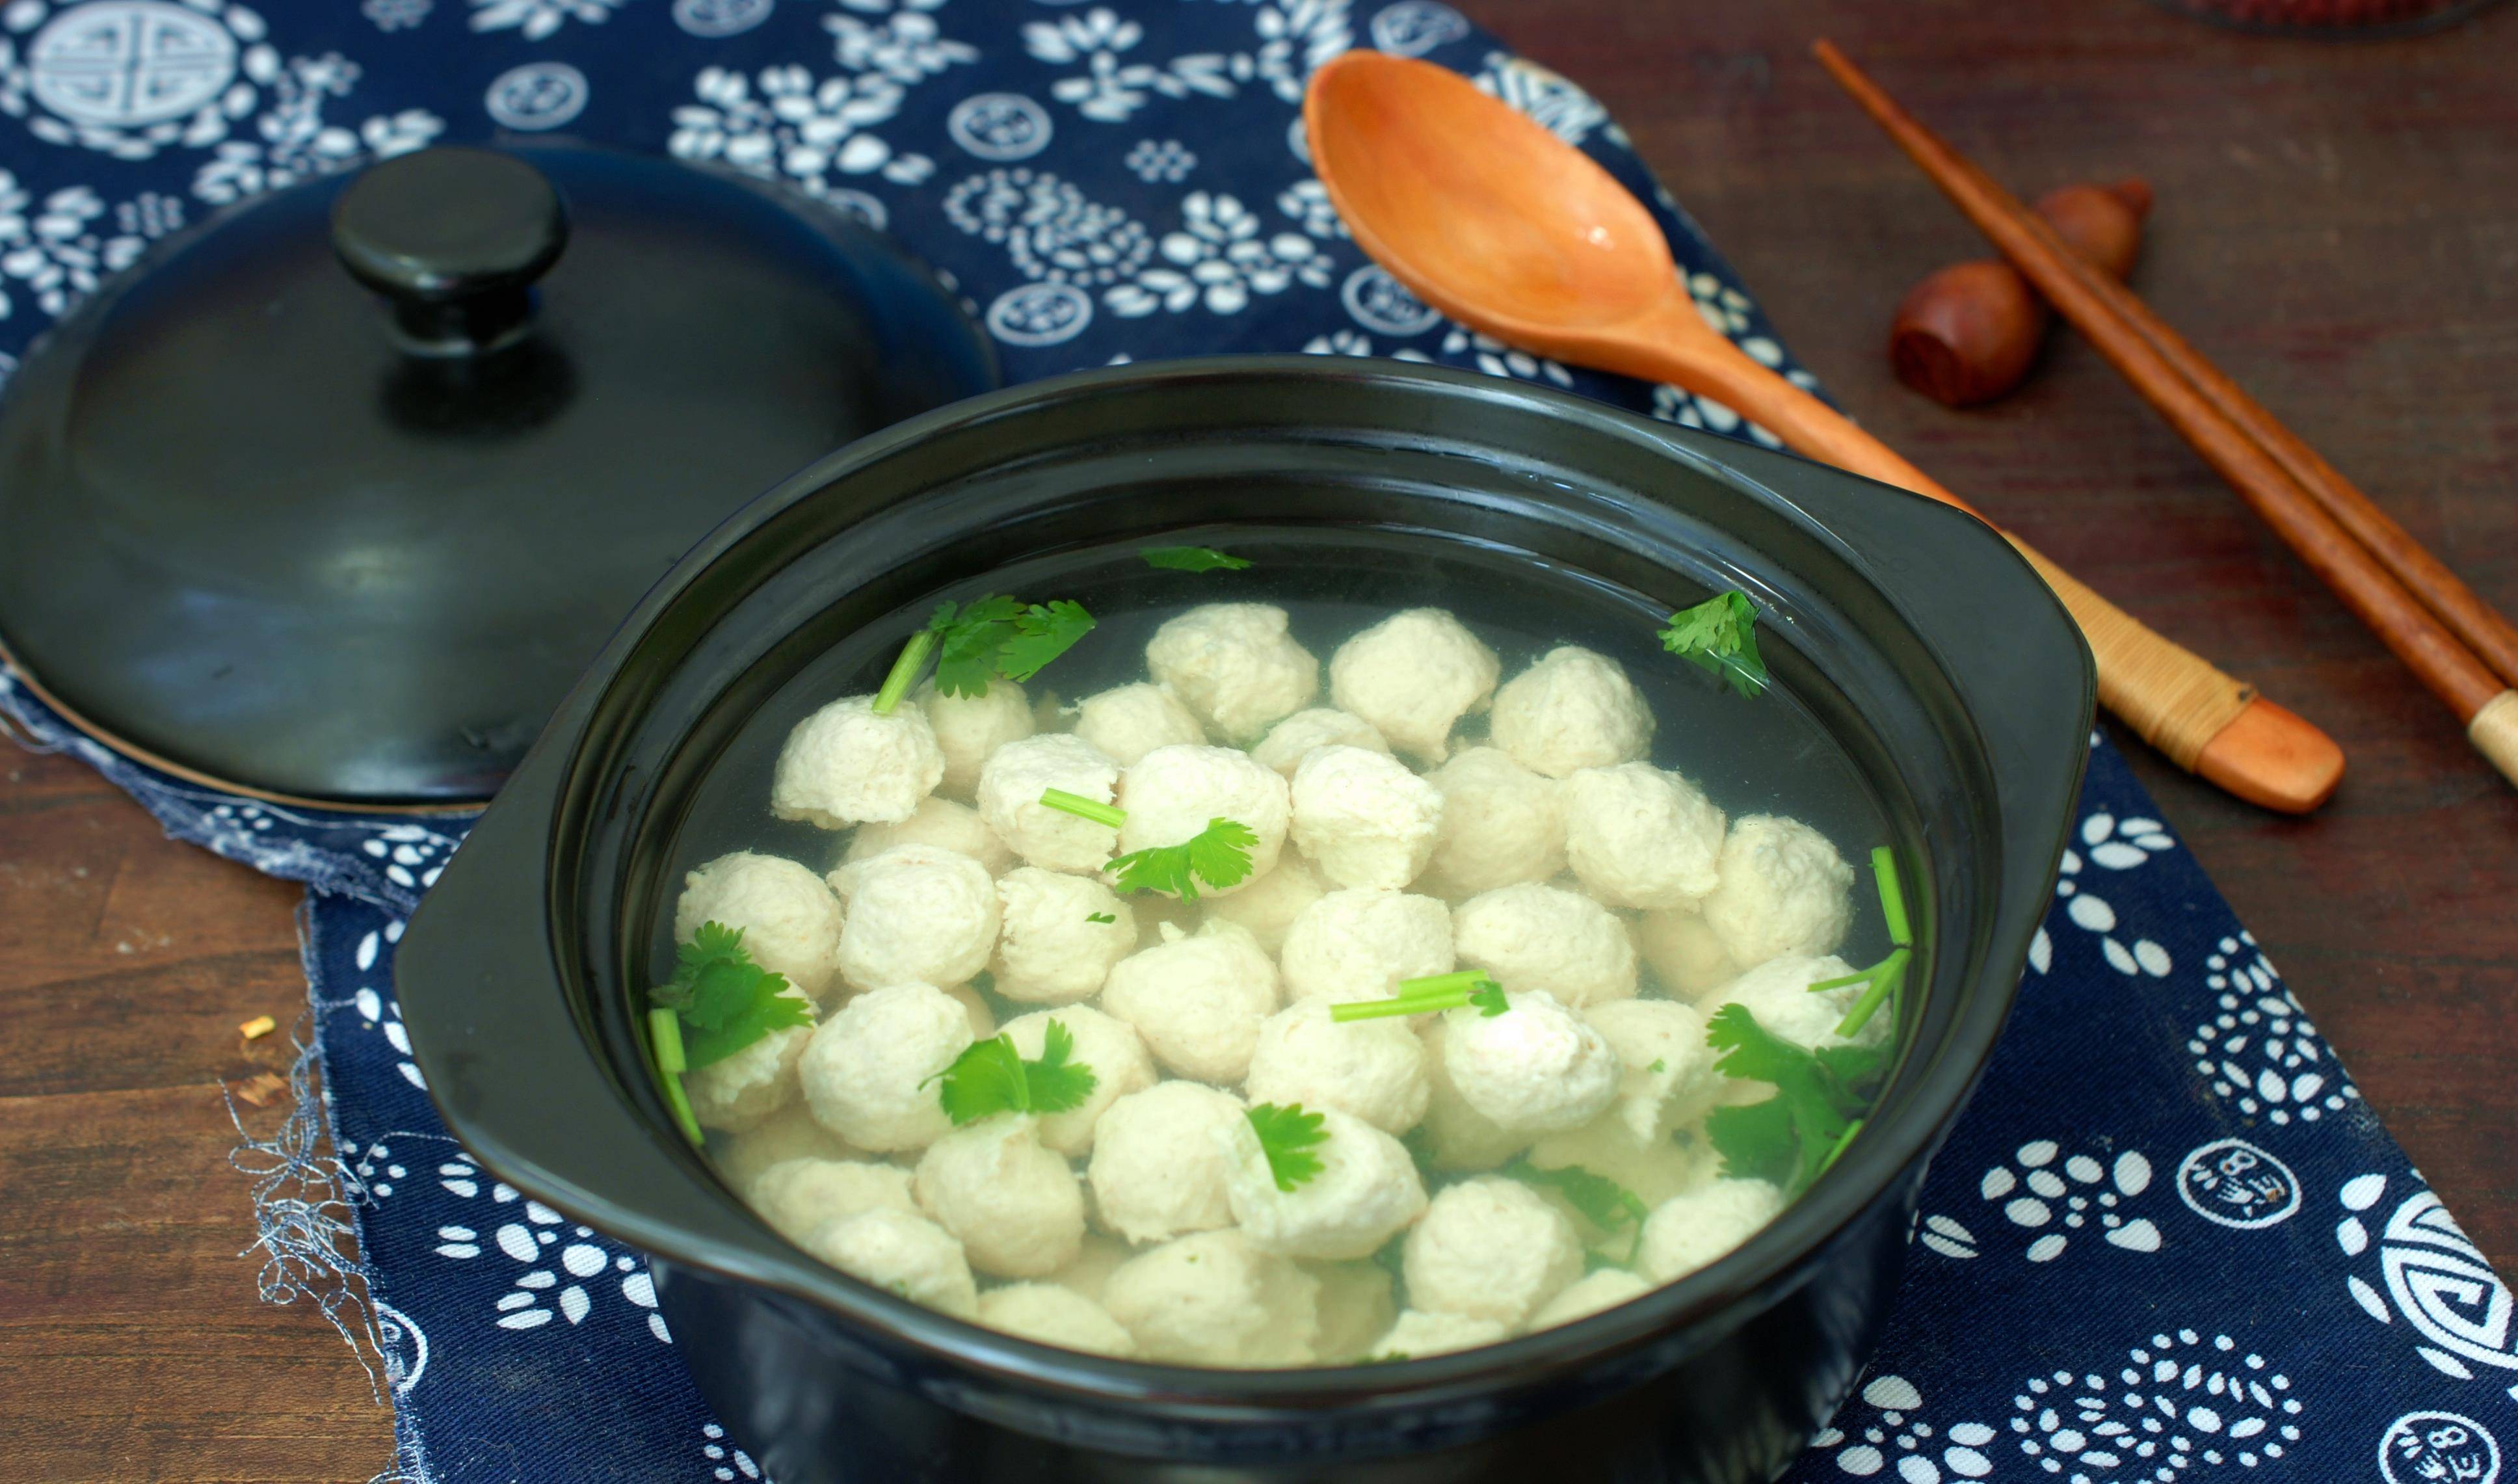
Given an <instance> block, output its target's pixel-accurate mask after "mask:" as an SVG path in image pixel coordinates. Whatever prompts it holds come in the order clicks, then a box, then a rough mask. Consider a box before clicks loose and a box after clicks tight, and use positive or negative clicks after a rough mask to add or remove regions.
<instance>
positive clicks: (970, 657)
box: [935, 594, 1023, 696]
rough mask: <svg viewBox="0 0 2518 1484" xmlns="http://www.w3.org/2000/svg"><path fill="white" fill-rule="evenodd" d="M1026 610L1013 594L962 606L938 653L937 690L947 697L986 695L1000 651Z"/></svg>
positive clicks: (996, 667) (975, 600) (992, 597)
mask: <svg viewBox="0 0 2518 1484" xmlns="http://www.w3.org/2000/svg"><path fill="white" fill-rule="evenodd" d="M1022 611H1023V606H1022V604H1021V603H1020V602H1019V601H1017V600H1016V599H1014V598H1011V597H1000V596H996V595H993V594H992V595H990V596H987V597H982V598H975V599H973V600H972V601H970V602H968V603H965V604H963V605H962V608H961V611H960V612H958V613H956V614H955V615H953V617H952V619H951V622H950V624H949V625H948V627H947V628H946V629H945V630H944V632H943V633H944V644H943V648H942V649H940V650H938V651H937V653H936V656H935V689H936V690H937V692H938V693H940V694H943V695H948V696H983V695H986V694H987V693H988V681H989V680H990V679H992V678H993V677H995V676H996V674H997V670H998V665H997V652H998V651H999V650H1001V649H1003V648H1004V647H1005V645H1006V643H1007V641H1008V640H1010V639H1012V638H1013V637H1014V635H1015V619H1016V617H1017V615H1019V614H1020V613H1021V612H1022Z"/></svg>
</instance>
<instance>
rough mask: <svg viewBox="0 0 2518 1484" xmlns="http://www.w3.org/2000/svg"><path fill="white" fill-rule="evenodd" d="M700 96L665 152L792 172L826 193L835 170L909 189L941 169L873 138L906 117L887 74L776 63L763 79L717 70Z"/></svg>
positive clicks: (707, 76) (684, 110)
mask: <svg viewBox="0 0 2518 1484" xmlns="http://www.w3.org/2000/svg"><path fill="white" fill-rule="evenodd" d="M691 91H692V92H693V93H694V94H696V95H697V96H698V98H699V102H697V103H694V104H685V105H683V106H682V107H680V108H678V109H674V110H673V138H672V139H671V140H670V141H669V142H668V144H667V146H666V147H667V148H668V149H670V150H671V151H672V152H673V153H674V154H675V155H677V156H679V157H680V158H683V159H698V160H722V161H723V162H724V163H726V164H728V165H731V166H733V167H734V168H735V169H738V170H741V171H744V172H745V173H747V174H750V175H759V176H763V177H778V176H784V177H786V178H787V179H788V180H790V181H792V182H794V183H795V184H797V185H799V186H802V187H803V188H804V190H805V191H807V192H809V193H811V194H813V195H817V196H819V195H825V194H827V193H828V192H829V191H830V190H831V189H832V179H831V178H832V176H833V175H834V174H835V173H836V174H838V175H841V176H861V175H876V174H879V175H881V176H882V178H883V179H885V180H888V181H890V182H892V183H894V184H895V185H904V186H907V185H916V184H917V183H918V182H920V181H923V180H925V179H926V178H927V177H928V176H929V175H931V174H933V173H934V169H935V162H934V161H933V159H931V158H929V157H928V156H927V155H925V154H920V153H913V152H906V151H895V150H894V149H893V148H892V147H891V145H890V143H888V142H887V141H886V140H885V139H884V138H883V136H881V135H879V134H876V133H875V132H873V128H874V125H876V124H880V123H884V122H886V121H888V120H889V119H890V118H891V117H892V115H894V114H896V113H898V112H899V111H900V99H901V87H900V84H899V83H897V82H894V81H892V80H891V79H890V78H889V77H886V76H884V75H883V74H881V73H874V74H871V75H850V74H847V73H836V74H834V75H832V76H829V77H825V78H821V79H819V80H816V79H815V78H814V76H813V74H812V73H811V72H810V71H807V70H806V69H805V68H803V67H801V66H774V67H764V68H762V69H761V71H760V77H759V78H758V80H757V82H756V79H754V78H750V77H747V76H745V75H744V74H743V73H741V72H736V71H731V70H728V69H727V68H725V67H714V66H713V67H706V68H703V69H702V70H701V71H700V74H699V76H698V77H697V78H696V79H694V80H693V82H692V84H691Z"/></svg>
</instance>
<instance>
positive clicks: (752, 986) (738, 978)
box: [647, 922, 813, 1070]
mask: <svg viewBox="0 0 2518 1484" xmlns="http://www.w3.org/2000/svg"><path fill="white" fill-rule="evenodd" d="M786 988H787V981H786V980H785V979H784V978H783V977H782V976H779V975H775V974H772V973H770V972H769V971H768V970H766V969H763V968H761V967H760V965H759V964H756V963H754V962H753V961H752V955H751V954H750V953H749V952H747V951H745V949H744V946H743V933H742V931H741V930H740V929H735V928H729V927H727V926H726V925H725V924H723V923H717V922H709V923H702V924H700V930H699V931H698V932H697V933H695V934H693V935H691V940H690V941H689V942H686V943H684V944H682V947H681V955H680V961H679V963H678V964H677V965H676V966H675V968H674V970H673V978H672V979H669V980H667V981H666V982H663V983H661V984H658V985H657V986H656V987H654V988H653V989H650V990H648V991H647V997H648V998H649V999H650V1000H651V1001H653V1002H654V1003H655V1005H656V1006H658V1007H659V1008H662V1009H667V1010H671V1011H673V1015H674V1017H675V1019H676V1020H678V1021H679V1022H680V1025H678V1026H675V1027H674V1031H675V1036H676V1039H677V1040H678V1041H679V1043H680V1050H681V1059H682V1062H683V1065H684V1067H685V1068H688V1069H693V1070H696V1069H699V1068H702V1067H707V1066H710V1065H712V1064H714V1063H717V1062H722V1061H724V1060H725V1059H726V1058H727V1057H730V1056H732V1055H734V1054H735V1053H736V1052H738V1051H741V1050H742V1049H743V1048H745V1047H746V1046H749V1045H751V1044H752V1043H753V1042H755V1041H757V1040H760V1038H761V1037H762V1036H765V1035H767V1034H769V1033H770V1032H771V1031H773V1030H780V1029H784V1028H785V1027H787V1026H810V1025H812V1024H813V1007H812V1006H811V1005H809V1004H806V1003H805V1002H804V1001H803V1000H802V999H800V998H798V997H797V996H795V995H792V994H788V993H786V992H785V990H786Z"/></svg>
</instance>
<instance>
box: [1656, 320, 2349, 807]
mask: <svg viewBox="0 0 2518 1484" xmlns="http://www.w3.org/2000/svg"><path fill="white" fill-rule="evenodd" d="M1715 347H1718V350H1717V351H1716V353H1715V354H1713V355H1701V354H1696V353H1691V354H1689V355H1687V356H1684V357H1681V356H1677V355H1671V356H1670V357H1669V358H1668V360H1667V362H1666V364H1665V365H1663V366H1661V367H1658V368H1656V370H1658V371H1663V372H1664V373H1665V378H1666V379H1669V380H1671V381H1673V382H1675V383H1676V384H1678V385H1680V386H1683V387H1685V388H1687V389H1688V390H1690V391H1702V392H1704V393H1705V394H1706V395H1707V396H1710V397H1715V398H1717V399H1718V400H1720V401H1721V402H1723V403H1724V404H1725V405H1727V406H1729V407H1730V408H1732V409H1733V410H1735V411H1736V412H1738V413H1739V414H1740V415H1742V416H1744V417H1747V418H1749V419H1750V420H1752V421H1754V422H1757V423H1759V424H1761V425H1763V426H1764V427H1765V428H1766V429H1767V430H1768V431H1770V432H1772V433H1773V434H1774V435H1775V436H1776V437H1778V438H1780V439H1782V440H1783V441H1784V443H1785V445H1786V446H1788V447H1790V448H1791V449H1793V450H1794V451H1795V452H1797V453H1800V454H1802V455H1805V456H1807V457H1809V458H1816V459H1818V460H1820V461H1822V462H1825V463H1832V464H1835V465H1836V466H1837V467H1839V468H1842V469H1849V470H1851V471H1852V472H1854V473H1856V474H1861V475H1864V476H1866V477H1868V478H1871V479H1877V480H1879V481H1881V482H1882V483H1883V484H1893V485H1896V486H1897V487H1898V488H1900V489H1906V490H1912V491H1914V492H1915V493H1916V494H1918V495H1925V496H1929V497H1931V498H1932V499H1933V500H1937V501H1939V502H1942V503H1944V504H1949V505H1955V506H1957V507H1958V508H1960V509H1962V510H1966V511H1967V512H1968V513H1969V514H1971V515H1975V516H1976V517H1977V518H1978V519H1982V518H1983V516H1982V514H1981V513H1980V512H1978V511H1977V510H1976V509H1975V507H1974V506H1972V505H1970V504H1969V503H1968V502H1966V501H1963V500H1961V499H1959V498H1958V497H1957V496H1956V495H1953V494H1951V493H1950V492H1949V491H1948V490H1946V489H1943V488H1942V487H1941V486H1940V484H1939V483H1938V482H1937V481H1935V480H1934V479H1933V478H1932V476H1931V475H1929V474H1926V473H1925V472H1924V471H1923V470H1921V469H1919V468H1917V467H1915V466H1914V465H1913V464H1912V463H1909V462H1907V461H1906V458H1904V456H1902V455H1900V454H1899V453H1898V452H1897V451H1896V450H1894V449H1892V448H1890V447H1889V446H1888V445H1887V444H1885V443H1882V442H1881V441H1880V440H1879V439H1877V438H1875V437H1873V436H1871V435H1870V434H1869V433H1866V432H1864V431H1863V430H1862V429H1861V428H1860V427H1858V426H1856V425H1855V424H1854V422H1853V420H1852V419H1851V418H1849V417H1847V416H1845V415H1844V414H1843V413H1840V412H1838V411H1837V410H1836V409H1834V408H1832V407H1829V406H1828V405H1827V404H1826V403H1824V402H1821V401H1819V400H1818V399H1817V398H1816V397H1813V396H1811V395H1810V394H1809V393H1807V392H1805V391H1802V389H1801V388H1800V387H1798V386H1795V385H1793V384H1792V383H1791V382H1789V381H1787V380H1785V379H1784V378H1783V377H1782V376H1780V375H1777V374H1776V373H1775V372H1774V371H1770V370H1768V369H1767V368H1766V367H1763V366H1760V365H1758V363H1757V362H1755V361H1753V360H1751V359H1750V358H1749V357H1748V356H1747V355H1746V354H1744V353H1742V352H1741V351H1740V350H1739V349H1738V348H1737V347H1735V346H1733V345H1731V344H1730V343H1729V342H1728V341H1716V342H1715ZM1715 347H1709V349H1714V348H1715ZM1690 349H1691V352H1693V351H1694V347H1691V348H1690ZM1721 352H1727V353H1728V354H1721ZM2003 538H2004V539H2005V540H2007V541H2009V542H2010V543H2011V545H2012V546H2014V547H2016V548H2017V549H2018V550H2019V554H2020V555H2022V556H2024V557H2026V558H2027V559H2028V564H2029V565H2030V566H2032V567H2035V568H2036V569H2037V575H2038V576H2040V577H2042V578H2044V579H2046V583H2047V586H2049V587H2051V588H2053V589H2055V595H2056V596H2057V597H2059V598H2061V599H2062V603H2063V606H2064V607H2065V608H2066V609H2068V610H2070V612H2071V615H2072V619H2073V621H2074V622H2075V623H2077V624H2079V625H2080V626H2081V633H2082V636H2083V637H2085V638H2087V639H2088V640H2089V642H2090V651H2091V653H2092V655H2093V656H2094V657H2095V658H2096V659H2097V662H2098V673H2099V702H2100V704H2101V705H2103V706H2105V707H2106V709H2107V710H2109V711H2111V712H2113V713H2115V715H2116V716H2117V718H2118V719H2119V720H2122V721H2123V722H2124V723H2125V724H2126V725H2128V726H2130V727H2132V728H2133V729H2134V731H2135V732H2136V733H2138V734H2139V735H2140V736H2141V737H2142V739H2143V740H2144V741H2146V742H2149V744H2151V745H2152V746H2153V747H2156V748H2158V749H2159V750H2160V751H2161V752H2162V753H2164V754H2166V755H2167V757H2168V759H2169V761H2170V762H2172V763H2175V764H2177V765H2178V766H2180V767H2183V768H2185V769H2187V770H2188V771H2190V772H2193V773H2198V774H2200V775H2202V776H2203V777H2204V778H2206V779H2208V780H2210V781H2211V782H2213V783H2215V784H2218V785H2219V786H2221V787H2222V788H2224V789H2227V790H2228V791H2229V792H2231V793H2233V794H2236V795H2237V796H2238V797H2239V798H2241V799H2244V800H2246V801H2248V802H2249V803H2251V804H2257V805H2261V806H2263V807H2267V808H2273V809H2280V810H2283V811H2285V812H2290V813H2304V812H2306V811H2308V810H2310V809H2313V808H2315V807H2318V806H2319V805H2321V804H2323V803H2324V802H2325V801H2326V799H2327V798H2328V797H2330V796H2331V795H2332V794H2333V792H2334V788H2335V785H2336V784H2337V783H2339V782H2340V781H2341V779H2342V776H2343V751H2342V749H2341V748H2339V747H2337V746H2335V744H2334V742H2333V740H2332V739H2331V738H2329V737H2327V736H2326V735H2325V734H2324V733H2323V732H2322V731H2320V730H2318V729H2317V727H2315V726H2313V725H2311V724H2310V723H2309V722H2308V721H2306V720H2303V719H2301V718H2300V717H2298V716H2296V715H2294V714H2292V713H2291V712H2289V711H2287V710H2284V709H2283V708H2282V707H2280V706H2278V705H2276V704H2275V703H2273V702H2271V701H2268V700H2265V699H2264V698H2263V697H2261V696H2259V695H2257V694H2256V688H2255V687H2254V686H2253V685H2250V684H2247V683H2246V682H2244V681H2242V680H2238V679H2235V678H2233V677H2230V676H2228V675H2225V674H2223V673H2222V672H2221V671H2220V670H2219V669H2218V668H2217V667H2215V666H2214V665H2213V664H2212V663H2211V662H2210V661H2209V660H2206V659H2204V658H2203V657H2202V656H2200V655H2198V654H2195V653H2194V652H2193V651H2192V650H2190V649H2188V648H2186V647H2185V646H2183V645H2181V644H2179V643H2177V642H2176V641H2175V640H2173V639H2170V638H2168V637H2166V636H2165V635H2162V634H2160V633H2157V632H2155V631H2153V630H2152V629H2150V628H2149V627H2148V626H2146V625H2144V624H2143V623H2142V621H2141V620H2139V619H2136V618H2135V617H2133V615H2131V614H2129V613H2127V612H2125V611H2124V610H2123V609H2121V608H2118V607H2117V606H2116V605H2115V604H2113V603H2111V602H2109V601H2107V600H2106V598H2104V597H2102V596H2100V595H2099V594H2098V593H2097V592H2096V591H2094V590H2092V589H2090V588H2089V587H2088V586H2087V585H2085V584H2083V583H2082V582H2080V581H2079V580H2078V579H2076V578H2074V577H2073V576H2072V575H2071V574H2069V573H2067V572H2065V571H2064V570H2063V569H2062V568H2061V567H2058V566H2056V565H2055V564H2054V563H2053V562H2051V561H2049V560H2047V559H2046V557H2045V556H2044V555H2042V554H2041V553H2039V552H2038V551H2037V550H2036V549H2035V548H2033V547H2031V546H2029V545H2028V544H2027V543H2026V542H2023V541H2021V540H2020V539H2019V537H2017V536H2014V535H2012V534H2011V533H2010V532H2008V531H2006V532H2004V533H2003Z"/></svg>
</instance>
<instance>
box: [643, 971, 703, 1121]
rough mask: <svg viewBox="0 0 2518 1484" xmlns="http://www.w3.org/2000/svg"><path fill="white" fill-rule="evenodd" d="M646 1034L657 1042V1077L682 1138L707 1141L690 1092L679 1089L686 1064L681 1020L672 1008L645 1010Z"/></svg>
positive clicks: (686, 1067)
mask: <svg viewBox="0 0 2518 1484" xmlns="http://www.w3.org/2000/svg"><path fill="white" fill-rule="evenodd" d="M647 1034H648V1036H649V1038H650V1039H652V1040H654V1041H655V1043H656V1069H657V1070H658V1071H660V1072H662V1073H664V1075H663V1077H662V1078H660V1079H659V1080H661V1081H662V1083H663V1084H664V1088H665V1104H666V1106H667V1107H669V1108H671V1109H673V1122H674V1123H675V1124H676V1125H678V1126H679V1127H680V1129H681V1131H682V1137H684V1138H686V1139H688V1140H690V1141H691V1143H693V1144H695V1145H696V1144H703V1143H705V1142H707V1139H708V1136H707V1135H706V1134H703V1133H701V1132H700V1120H699V1115H698V1114H697V1113H692V1112H691V1097H690V1094H689V1093H687V1092H684V1091H683V1090H682V1073H683V1072H684V1071H685V1070H687V1069H688V1068H689V1064H688V1062H687V1061H686V1060H685V1059H684V1058H683V1055H682V1022H681V1017H679V1016H677V1015H675V1014H674V1013H673V1010H672V1008H671V1007H669V1006H665V1005H658V1006H657V1007H656V1008H654V1009H653V1010H650V1011H648V1012H647Z"/></svg>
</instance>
